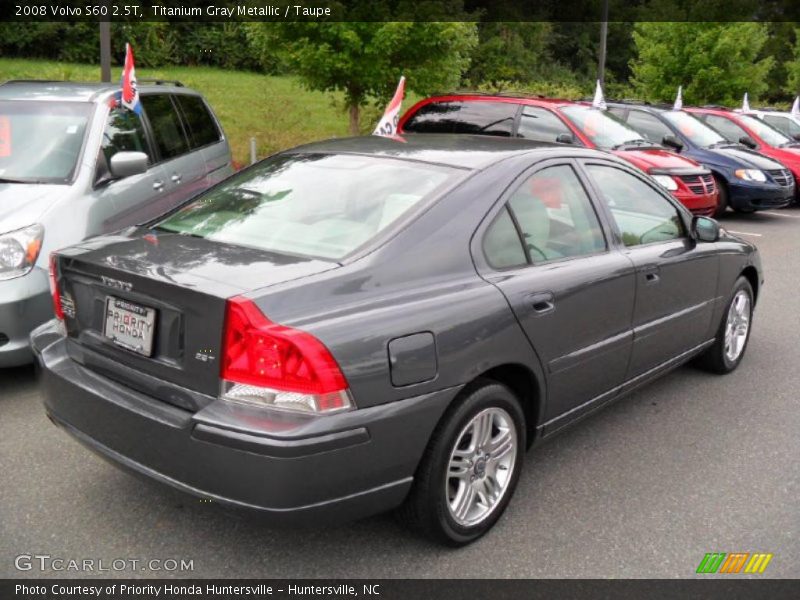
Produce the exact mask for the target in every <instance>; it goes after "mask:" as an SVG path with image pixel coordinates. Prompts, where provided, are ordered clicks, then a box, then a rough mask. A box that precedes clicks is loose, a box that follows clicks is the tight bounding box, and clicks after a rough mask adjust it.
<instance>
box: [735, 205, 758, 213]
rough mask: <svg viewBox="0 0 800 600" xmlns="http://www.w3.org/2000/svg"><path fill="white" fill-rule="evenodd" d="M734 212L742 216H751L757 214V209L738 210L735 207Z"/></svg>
mask: <svg viewBox="0 0 800 600" xmlns="http://www.w3.org/2000/svg"><path fill="white" fill-rule="evenodd" d="M733 210H735V211H736V212H737V213H740V214H743V215H749V214H750V213H754V212H756V211H755V209H753V208H736V207H734V209H733Z"/></svg>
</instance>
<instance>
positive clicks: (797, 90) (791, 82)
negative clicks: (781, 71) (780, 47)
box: [784, 29, 800, 97]
mask: <svg viewBox="0 0 800 600" xmlns="http://www.w3.org/2000/svg"><path fill="white" fill-rule="evenodd" d="M794 39H795V42H794V47H793V48H792V59H791V60H788V61H786V62H785V63H784V68H785V69H786V79H787V81H786V91H787V92H789V93H790V94H791V95H792V97H794V96H797V95H798V94H800V29H795V30H794Z"/></svg>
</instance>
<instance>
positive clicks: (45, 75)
mask: <svg viewBox="0 0 800 600" xmlns="http://www.w3.org/2000/svg"><path fill="white" fill-rule="evenodd" d="M120 71H121V70H120V69H119V68H114V69H112V73H111V76H112V81H114V82H116V81H119V77H120ZM136 75H137V77H138V78H139V79H145V78H158V79H177V80H179V81H181V82H183V83H184V84H185V85H187V86H189V87H191V88H193V89H196V90H197V91H199V92H201V93H202V94H203V95H204V96H205V97H206V99H207V100H208V101H209V103H210V104H211V106H212V107H213V108H214V111H215V112H216V114H217V117H218V118H219V120H220V122H221V123H222V126H223V128H224V129H225V133H226V134H227V136H228V139H229V140H230V143H231V147H232V150H233V158H234V160H236V161H238V162H239V163H241V164H247V163H248V162H249V156H250V150H249V147H250V138H251V137H255V138H256V142H257V147H258V156H259V158H261V157H264V156H267V155H269V154H272V153H273V152H276V151H278V150H282V149H285V148H289V147H291V146H296V145H298V144H302V143H306V142H310V141H314V140H319V139H325V138H331V137H343V136H346V135H348V120H347V115H346V113H345V111H344V108H343V103H342V97H341V96H340V95H335V94H326V93H320V92H312V91H309V90H307V89H305V88H303V87H302V85H301V84H300V82H299V80H298V79H297V78H295V77H290V76H281V77H273V76H267V75H259V74H257V73H247V72H241V71H225V70H222V69H212V68H208V67H168V68H163V69H145V68H137V69H136ZM99 78H100V68H99V67H98V66H93V65H79V64H70V63H60V62H50V61H41V60H23V59H7V58H0V81H4V80H6V79H57V80H72V81H97V80H99ZM405 106H406V107H408V106H411V104H410V100H409V101H407V102H406V103H405ZM377 116H378V111H376V110H367V111H364V115H363V118H362V129H366V130H369V129H370V128H371V126H374V124H375V119H376V118H377Z"/></svg>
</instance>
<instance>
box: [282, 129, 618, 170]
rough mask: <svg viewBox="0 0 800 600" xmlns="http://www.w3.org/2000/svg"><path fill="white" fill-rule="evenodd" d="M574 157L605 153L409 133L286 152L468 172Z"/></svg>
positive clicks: (511, 140)
mask: <svg viewBox="0 0 800 600" xmlns="http://www.w3.org/2000/svg"><path fill="white" fill-rule="evenodd" d="M554 151H555V152H558V153H562V154H563V153H568V154H570V155H574V156H578V155H580V156H603V157H606V158H607V157H608V154H607V153H605V152H598V151H596V150H589V149H586V148H577V147H573V146H565V145H564V144H555V143H549V142H536V141H533V140H523V139H520V138H509V137H498V136H489V135H469V134H460V133H408V134H403V135H402V136H396V137H392V138H389V137H383V136H376V135H371V136H363V137H353V138H339V139H332V140H326V141H321V142H314V143H311V144H306V145H303V146H298V147H297V148H292V149H291V150H287V152H288V153H292V154H300V153H309V154H310V153H323V154H362V155H371V156H385V157H388V158H399V159H405V160H415V161H420V162H425V163H430V164H440V165H446V166H451V167H461V168H465V169H470V170H477V169H482V168H485V167H487V166H489V165H491V164H494V163H496V162H500V161H502V160H505V159H506V158H511V157H513V156H519V155H522V154H540V155H542V156H546V155H549V154H553V152H554Z"/></svg>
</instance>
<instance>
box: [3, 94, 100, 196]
mask: <svg viewBox="0 0 800 600" xmlns="http://www.w3.org/2000/svg"><path fill="white" fill-rule="evenodd" d="M93 109H94V105H93V104H90V103H88V102H49V101H20V100H0V182H3V181H11V182H21V183H69V182H70V181H72V178H73V176H74V175H75V171H76V170H77V165H78V158H79V156H80V154H81V149H82V148H83V140H84V137H85V136H86V129H87V124H88V122H89V117H90V116H91V114H92V110H93Z"/></svg>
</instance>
